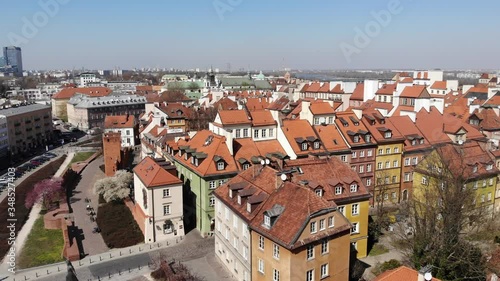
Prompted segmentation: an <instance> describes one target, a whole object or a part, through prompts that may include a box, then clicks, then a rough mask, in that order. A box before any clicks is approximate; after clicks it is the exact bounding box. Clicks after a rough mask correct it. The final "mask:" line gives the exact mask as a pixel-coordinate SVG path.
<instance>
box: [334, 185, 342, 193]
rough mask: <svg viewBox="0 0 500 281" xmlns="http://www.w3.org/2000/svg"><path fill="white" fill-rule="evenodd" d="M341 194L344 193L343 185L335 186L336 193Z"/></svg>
mask: <svg viewBox="0 0 500 281" xmlns="http://www.w3.org/2000/svg"><path fill="white" fill-rule="evenodd" d="M340 194H342V186H337V187H335V195H340Z"/></svg>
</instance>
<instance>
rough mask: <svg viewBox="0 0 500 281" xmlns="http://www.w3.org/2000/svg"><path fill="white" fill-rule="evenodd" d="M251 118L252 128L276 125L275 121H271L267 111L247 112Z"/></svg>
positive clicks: (271, 117) (271, 116) (271, 118)
mask: <svg viewBox="0 0 500 281" xmlns="http://www.w3.org/2000/svg"><path fill="white" fill-rule="evenodd" d="M249 114H250V117H251V118H252V126H254V127H258V126H270V125H276V124H277V123H276V120H274V119H273V115H272V114H271V112H270V111H268V110H255V111H250V112H249Z"/></svg>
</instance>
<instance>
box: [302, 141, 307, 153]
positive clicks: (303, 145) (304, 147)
mask: <svg viewBox="0 0 500 281" xmlns="http://www.w3.org/2000/svg"><path fill="white" fill-rule="evenodd" d="M301 148H302V150H303V151H304V150H307V143H306V142H303V143H302V146H301Z"/></svg>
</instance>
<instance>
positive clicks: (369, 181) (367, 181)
mask: <svg viewBox="0 0 500 281" xmlns="http://www.w3.org/2000/svg"><path fill="white" fill-rule="evenodd" d="M371 185H372V179H370V178H368V179H366V186H371Z"/></svg>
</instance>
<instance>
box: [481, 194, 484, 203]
mask: <svg viewBox="0 0 500 281" xmlns="http://www.w3.org/2000/svg"><path fill="white" fill-rule="evenodd" d="M484 200H485V196H484V194H481V203H484Z"/></svg>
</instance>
